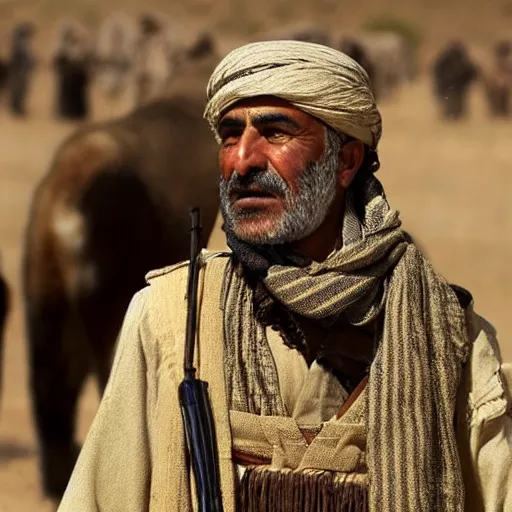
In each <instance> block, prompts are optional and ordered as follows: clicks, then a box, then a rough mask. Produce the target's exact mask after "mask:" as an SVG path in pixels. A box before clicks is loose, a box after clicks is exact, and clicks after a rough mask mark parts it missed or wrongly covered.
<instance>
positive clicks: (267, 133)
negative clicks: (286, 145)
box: [263, 128, 286, 142]
mask: <svg viewBox="0 0 512 512" xmlns="http://www.w3.org/2000/svg"><path fill="white" fill-rule="evenodd" d="M263 136H264V137H265V138H266V139H267V140H269V141H270V142H279V141H281V140H283V139H284V138H285V137H286V134H285V133H283V132H282V131H281V130H279V129H277V128H268V129H266V130H264V132H263Z"/></svg>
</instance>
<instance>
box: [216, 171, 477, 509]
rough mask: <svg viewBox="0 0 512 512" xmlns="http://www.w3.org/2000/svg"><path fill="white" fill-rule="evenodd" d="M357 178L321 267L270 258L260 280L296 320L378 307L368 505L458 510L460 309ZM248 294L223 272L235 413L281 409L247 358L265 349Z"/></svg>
mask: <svg viewBox="0 0 512 512" xmlns="http://www.w3.org/2000/svg"><path fill="white" fill-rule="evenodd" d="M365 179H366V183H365V184H364V186H363V188H362V190H363V194H362V195H359V194H358V195H357V197H358V198H360V199H361V201H362V205H361V204H355V200H356V199H355V195H354V197H352V195H351V194H350V193H349V194H348V195H347V198H346V208H345V215H344V217H343V218H344V220H343V227H342V233H343V247H342V249H340V250H337V251H334V252H333V253H332V254H331V255H330V256H329V257H328V258H327V259H326V260H325V261H323V262H321V263H316V262H312V263H310V264H309V265H307V266H293V265H282V264H277V265H276V264H274V265H271V266H270V267H269V268H268V271H267V274H266V276H265V277H263V285H264V287H265V288H266V290H267V291H268V293H269V295H270V296H271V297H272V299H273V300H275V301H277V302H279V303H280V304H282V305H284V307H285V308H286V309H288V310H290V311H291V312H293V313H294V314H297V315H300V316H303V317H306V318H311V319H315V320H322V321H326V320H327V321H329V320H330V321H333V320H336V319H337V318H338V317H339V316H340V315H344V316H345V318H346V320H347V321H348V322H350V323H351V324H352V325H356V326H364V325H367V324H369V323H370V322H377V320H378V319H379V318H380V317H381V313H382V321H381V322H378V324H377V325H379V327H378V329H377V333H376V337H377V344H378V349H377V352H376V356H375V359H374V362H373V364H372V366H371V371H370V376H369V384H368V387H369V391H368V420H367V423H368V460H369V477H370V481H371V487H370V496H369V501H370V504H371V507H372V509H373V510H377V509H379V510H381V511H391V510H397V509H399V510H404V511H406V510H415V511H416V510H419V511H423V510H424V511H430V510H447V511H459V510H463V506H464V505H463V504H464V486H463V483H462V477H461V470H460V463H459V458H458V455H457V449H456V440H455V435H454V432H453V419H454V410H455V402H456V393H457V389H458V387H459V384H460V378H461V371H462V366H463V364H464V363H465V361H466V359H467V357H468V354H469V350H470V346H469V342H468V338H467V334H466V329H465V320H464V312H463V310H462V308H461V307H460V304H459V301H458V299H457V296H456V295H455V293H454V291H453V290H452V289H451V288H450V286H449V284H448V283H447V282H445V281H444V280H443V279H442V278H441V277H440V276H439V275H438V274H437V273H436V272H435V271H434V270H433V269H432V267H431V266H430V264H429V263H428V261H427V260H426V259H425V258H424V257H423V256H422V254H421V253H420V252H419V250H418V249H417V248H416V247H415V246H414V244H412V243H411V242H410V239H409V237H408V235H407V234H406V233H405V232H404V231H402V229H401V222H400V219H399V215H398V213H397V212H396V211H394V210H392V209H391V208H390V206H389V204H388V202H387V200H386V198H385V194H384V191H383V188H382V186H381V185H380V183H379V182H378V180H377V179H376V178H375V176H374V175H373V174H367V175H366V178H365ZM361 206H362V212H363V214H362V218H361V219H359V218H358V216H357V214H356V211H359V210H361ZM242 257H243V256H242ZM251 294H254V291H253V289H252V288H251V287H250V286H249V285H248V284H247V282H246V280H245V279H244V277H243V275H242V274H241V273H240V272H236V270H234V271H232V272H231V278H230V282H229V293H228V294H226V296H225V306H224V308H225V311H224V313H225V319H224V326H225V334H224V339H225V353H224V359H225V362H226V366H229V368H228V370H227V374H228V377H229V378H228V380H227V383H228V389H229V390H230V395H229V396H228V398H229V400H230V402H229V403H230V406H231V407H232V408H235V409H236V410H241V411H243V412H249V413H254V414H274V415H282V414H283V405H282V403H280V402H279V400H278V399H277V398H276V397H275V396H274V393H275V387H276V382H278V378H277V374H276V370H275V367H272V365H271V364H268V365H267V364H263V365H262V366H259V365H258V358H259V357H260V358H262V360H263V361H267V360H268V361H272V357H271V353H270V348H269V345H268V343H267V342H266V338H265V336H264V334H265V333H264V331H262V329H261V325H259V322H258V320H257V316H256V315H255V312H254V296H253V297H252V298H251ZM241 297H243V299H242V300H241ZM228 362H229V363H228ZM240 397H246V400H245V402H244V400H241V399H240ZM383 439H386V442H385V443H383V442H382V440H383ZM411 454H414V457H411V456H410V455H411ZM406 467H407V469H405V468H406Z"/></svg>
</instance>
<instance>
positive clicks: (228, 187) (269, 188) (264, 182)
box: [220, 169, 289, 198]
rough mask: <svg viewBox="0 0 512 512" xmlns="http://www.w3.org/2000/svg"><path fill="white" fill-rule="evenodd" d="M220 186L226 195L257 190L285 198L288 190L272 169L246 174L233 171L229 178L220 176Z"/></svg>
mask: <svg viewBox="0 0 512 512" xmlns="http://www.w3.org/2000/svg"><path fill="white" fill-rule="evenodd" d="M220 186H221V188H222V189H224V192H225V193H226V194H227V195H228V196H230V195H231V194H240V193H243V192H249V191H254V190H258V191H259V192H262V193H264V194H269V195H273V196H276V197H280V198H285V197H286V195H287V193H288V191H289V187H288V185H287V184H286V182H285V181H284V180H283V179H282V178H281V177H280V176H279V175H278V174H277V173H276V172H274V171H272V169H267V170H265V171H257V172H248V173H247V174H246V175H240V174H238V173H237V172H236V171H235V172H233V174H232V175H231V176H230V178H229V180H225V179H224V178H222V177H221V179H220Z"/></svg>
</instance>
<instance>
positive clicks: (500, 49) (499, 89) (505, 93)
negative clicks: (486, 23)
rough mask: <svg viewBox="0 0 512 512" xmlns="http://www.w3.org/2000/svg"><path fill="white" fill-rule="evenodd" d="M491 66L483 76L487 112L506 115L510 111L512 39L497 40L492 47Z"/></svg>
mask: <svg viewBox="0 0 512 512" xmlns="http://www.w3.org/2000/svg"><path fill="white" fill-rule="evenodd" d="M493 57H494V59H493V66H492V69H491V72H490V73H489V74H488V75H487V76H486V77H485V80H484V82H485V92H486V96H487V103H488V106H489V113H490V114H491V115H492V116H495V117H507V116H509V115H510V112H511V105H510V94H511V90H512V41H506V40H503V41H499V42H498V43H497V44H496V45H495V47H494V55H493Z"/></svg>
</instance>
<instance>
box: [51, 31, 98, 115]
mask: <svg viewBox="0 0 512 512" xmlns="http://www.w3.org/2000/svg"><path fill="white" fill-rule="evenodd" d="M88 43H89V41H88V37H87V34H86V32H85V30H84V29H83V28H82V27H81V26H80V25H78V24H67V25H66V26H64V27H63V29H62V31H61V34H60V36H59V42H58V45H57V50H56V52H55V55H54V59H53V65H54V70H55V77H56V93H57V94H56V96H57V97H56V115H57V117H60V118H63V119H77V120H79V119H86V118H87V117H88V115H89V109H90V108H89V83H90V74H91V54H90V51H89V44H88Z"/></svg>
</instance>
